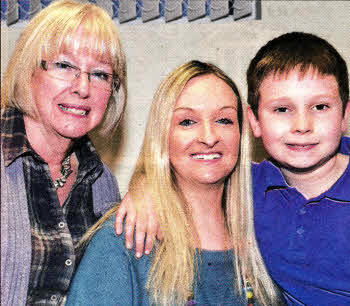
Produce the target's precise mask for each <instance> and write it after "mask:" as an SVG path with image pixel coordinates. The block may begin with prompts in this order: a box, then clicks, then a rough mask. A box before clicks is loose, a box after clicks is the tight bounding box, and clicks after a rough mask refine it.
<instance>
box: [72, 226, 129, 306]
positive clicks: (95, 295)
mask: <svg viewBox="0 0 350 306" xmlns="http://www.w3.org/2000/svg"><path fill="white" fill-rule="evenodd" d="M131 278H132V277H131V272H130V255H129V252H128V251H127V250H126V248H125V247H124V238H123V237H122V236H119V237H117V236H116V235H115V234H114V228H113V223H112V222H110V221H107V222H106V224H105V225H104V227H103V228H102V229H101V230H99V231H98V232H97V233H96V234H95V236H94V237H93V238H92V240H91V242H90V243H89V245H88V247H87V249H86V252H85V255H84V257H83V259H82V260H81V263H80V265H79V267H78V269H77V272H76V274H75V276H74V279H73V281H72V284H71V286H70V290H69V293H68V296H67V303H66V305H68V306H69V305H75V306H77V305H132V304H133V301H132V299H133V293H132V292H133V288H132V279H131Z"/></svg>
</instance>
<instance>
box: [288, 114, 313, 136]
mask: <svg viewBox="0 0 350 306" xmlns="http://www.w3.org/2000/svg"><path fill="white" fill-rule="evenodd" d="M312 124H313V123H312V118H311V116H310V115H309V114H305V113H299V114H296V115H295V118H294V122H293V132H296V133H301V134H304V133H308V132H310V131H311V130H312Z"/></svg>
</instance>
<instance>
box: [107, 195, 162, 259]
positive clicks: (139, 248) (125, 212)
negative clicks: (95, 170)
mask: <svg viewBox="0 0 350 306" xmlns="http://www.w3.org/2000/svg"><path fill="white" fill-rule="evenodd" d="M143 197H144V201H143V203H145V204H144V205H145V206H144V207H143V209H144V214H142V215H141V214H138V213H137V210H136V207H135V205H134V203H133V202H132V199H131V196H130V194H129V193H127V194H126V195H125V197H124V198H123V200H122V202H121V204H120V206H119V208H118V210H117V212H116V217H115V224H114V227H115V232H116V234H117V235H120V234H121V233H122V232H123V220H124V218H126V219H125V226H124V231H125V233H124V236H125V247H126V248H127V249H132V247H133V240H134V239H133V238H134V228H136V232H135V256H136V257H138V258H139V257H141V256H142V253H143V247H145V249H144V251H145V254H146V255H148V254H150V252H151V250H152V247H153V243H154V240H155V238H157V239H158V240H162V239H163V236H162V232H161V230H160V228H159V224H158V221H157V218H156V216H155V213H154V209H153V201H152V198H151V197H150V196H149V194H148V193H147V192H145V193H144V196H143Z"/></svg>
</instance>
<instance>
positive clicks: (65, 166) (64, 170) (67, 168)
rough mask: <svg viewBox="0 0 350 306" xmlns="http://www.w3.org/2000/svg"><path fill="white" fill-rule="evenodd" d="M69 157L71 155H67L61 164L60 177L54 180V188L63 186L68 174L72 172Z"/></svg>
mask: <svg viewBox="0 0 350 306" xmlns="http://www.w3.org/2000/svg"><path fill="white" fill-rule="evenodd" d="M70 157H71V155H68V156H67V157H66V158H65V159H64V160H63V161H62V164H61V170H60V172H61V177H60V178H58V179H56V180H54V182H53V185H54V187H55V188H56V190H57V189H58V188H62V187H63V186H64V184H65V183H66V181H67V178H68V176H70V174H71V173H72V172H73V170H72V167H71V164H70Z"/></svg>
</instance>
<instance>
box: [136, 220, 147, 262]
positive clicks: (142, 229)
mask: <svg viewBox="0 0 350 306" xmlns="http://www.w3.org/2000/svg"><path fill="white" fill-rule="evenodd" d="M145 235H146V223H145V221H144V219H143V218H137V222H136V233H135V256H136V257H137V258H140V257H141V256H142V253H143V246H144V243H145Z"/></svg>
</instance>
